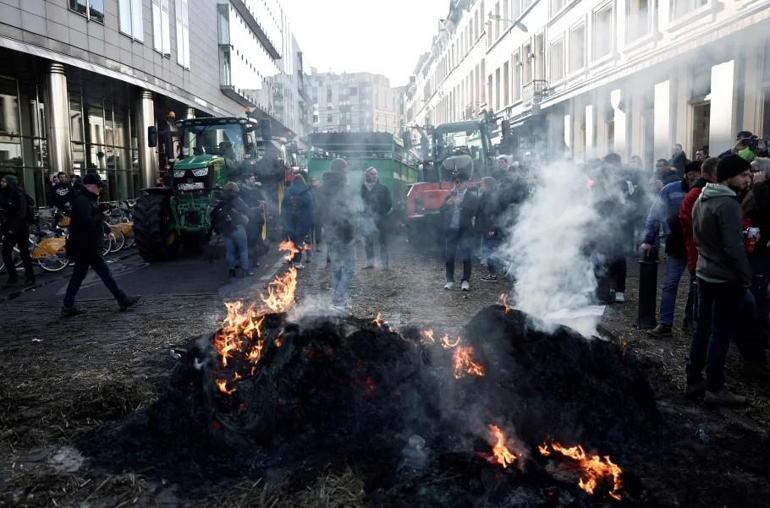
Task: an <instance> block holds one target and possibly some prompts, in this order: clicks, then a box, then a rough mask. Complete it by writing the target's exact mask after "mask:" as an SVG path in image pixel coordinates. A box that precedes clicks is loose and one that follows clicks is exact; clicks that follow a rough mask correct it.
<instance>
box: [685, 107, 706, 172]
mask: <svg viewBox="0 0 770 508" xmlns="http://www.w3.org/2000/svg"><path fill="white" fill-rule="evenodd" d="M710 122H711V103H710V102H709V101H701V102H695V103H692V151H693V153H690V154H687V155H688V158H690V159H692V158H693V157H694V156H695V151H696V150H700V149H701V148H705V149H706V151H708V145H709V124H710Z"/></svg>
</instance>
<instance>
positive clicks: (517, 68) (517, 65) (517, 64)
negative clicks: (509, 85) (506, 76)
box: [513, 53, 522, 102]
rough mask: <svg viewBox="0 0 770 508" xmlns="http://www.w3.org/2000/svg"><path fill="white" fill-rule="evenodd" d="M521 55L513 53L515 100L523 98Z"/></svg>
mask: <svg viewBox="0 0 770 508" xmlns="http://www.w3.org/2000/svg"><path fill="white" fill-rule="evenodd" d="M521 68H522V65H521V55H520V54H519V53H516V54H515V55H513V102H518V101H519V100H520V99H521Z"/></svg>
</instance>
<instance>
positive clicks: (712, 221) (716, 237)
mask: <svg viewBox="0 0 770 508" xmlns="http://www.w3.org/2000/svg"><path fill="white" fill-rule="evenodd" d="M692 224H693V237H694V238H695V245H696V246H697V248H698V263H697V265H696V269H695V272H696V275H697V276H698V277H699V278H701V279H703V280H705V281H706V282H713V283H724V282H733V283H739V284H741V285H743V286H744V287H749V286H750V285H751V278H752V274H751V267H750V265H749V259H748V256H747V255H746V249H745V248H744V245H743V234H742V233H741V204H740V202H739V201H738V196H737V195H736V194H735V192H734V191H733V190H732V189H730V188H729V187H727V186H726V185H722V184H718V183H709V184H706V186H705V187H704V188H703V191H702V192H701V195H700V197H699V198H698V200H697V201H696V202H695V206H694V207H693V211H692Z"/></svg>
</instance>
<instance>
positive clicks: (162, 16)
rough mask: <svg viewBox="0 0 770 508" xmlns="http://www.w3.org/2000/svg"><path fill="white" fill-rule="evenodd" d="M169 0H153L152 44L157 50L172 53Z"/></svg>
mask: <svg viewBox="0 0 770 508" xmlns="http://www.w3.org/2000/svg"><path fill="white" fill-rule="evenodd" d="M168 2H169V0H152V44H153V47H154V48H155V51H158V52H159V53H162V54H164V55H170V54H171V25H170V19H169V13H168V10H169V9H168Z"/></svg>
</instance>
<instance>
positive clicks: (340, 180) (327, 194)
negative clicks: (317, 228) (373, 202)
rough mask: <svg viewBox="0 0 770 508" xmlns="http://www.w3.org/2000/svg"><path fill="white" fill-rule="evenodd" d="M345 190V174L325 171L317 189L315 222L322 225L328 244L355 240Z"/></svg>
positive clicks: (350, 208)
mask: <svg viewBox="0 0 770 508" xmlns="http://www.w3.org/2000/svg"><path fill="white" fill-rule="evenodd" d="M347 189H348V187H347V179H346V177H345V173H342V172H337V171H327V172H326V173H324V174H323V176H322V177H321V187H319V188H318V195H317V198H318V210H319V216H318V217H317V220H320V222H321V224H322V225H323V227H324V234H325V235H328V236H327V237H328V239H329V243H330V244H332V243H343V244H347V243H350V242H352V241H353V239H354V238H355V225H354V224H353V209H352V207H351V205H350V199H349V195H348V190H347Z"/></svg>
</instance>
